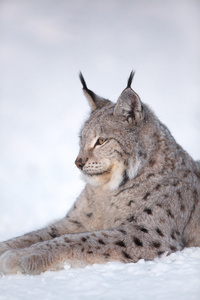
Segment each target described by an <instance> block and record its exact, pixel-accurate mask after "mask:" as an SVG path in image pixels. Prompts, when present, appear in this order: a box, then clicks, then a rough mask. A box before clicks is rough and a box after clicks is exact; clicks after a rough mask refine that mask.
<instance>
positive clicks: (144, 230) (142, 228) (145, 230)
mask: <svg viewBox="0 0 200 300" xmlns="http://www.w3.org/2000/svg"><path fill="white" fill-rule="evenodd" d="M139 230H141V231H142V232H144V233H148V230H147V229H146V228H144V227H140V228H139Z"/></svg>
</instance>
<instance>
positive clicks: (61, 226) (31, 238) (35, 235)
mask: <svg viewBox="0 0 200 300" xmlns="http://www.w3.org/2000/svg"><path fill="white" fill-rule="evenodd" d="M85 231H86V230H85V228H84V225H83V224H82V223H81V222H79V221H77V220H76V221H74V222H73V220H71V219H70V217H65V218H64V219H62V220H61V221H59V222H56V223H54V224H52V225H50V226H47V227H45V228H43V229H40V230H36V231H32V232H30V233H26V234H24V235H22V236H19V237H16V238H13V239H10V240H8V241H5V242H2V243H0V255H2V254H3V253H4V252H6V251H8V250H12V249H22V248H26V247H29V246H31V245H33V244H36V243H40V242H44V241H49V240H52V239H54V238H57V237H59V236H61V235H64V234H67V233H76V232H85Z"/></svg>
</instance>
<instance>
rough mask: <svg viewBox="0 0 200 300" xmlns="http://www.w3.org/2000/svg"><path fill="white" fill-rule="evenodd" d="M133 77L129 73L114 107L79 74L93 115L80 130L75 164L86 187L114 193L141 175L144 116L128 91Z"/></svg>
mask: <svg viewBox="0 0 200 300" xmlns="http://www.w3.org/2000/svg"><path fill="white" fill-rule="evenodd" d="M133 76H134V73H133V72H131V74H130V77H129V79H128V83H127V87H126V88H125V89H124V90H123V92H122V93H121V95H120V96H119V98H118V100H117V103H116V104H114V103H113V102H111V101H110V100H107V99H104V98H102V97H99V96H98V95H96V94H95V93H94V92H92V91H91V90H89V89H88V88H87V85H86V83H85V80H84V78H83V76H82V74H81V73H80V80H81V82H82V85H83V91H84V94H85V95H86V98H87V100H88V102H89V104H90V106H91V109H92V111H91V114H90V117H89V119H88V120H87V121H86V122H85V124H84V126H83V128H82V130H81V135H80V153H79V155H78V157H77V159H76V161H75V164H76V166H77V167H78V168H79V169H80V170H81V172H82V174H83V175H84V178H85V180H86V181H87V182H88V183H89V184H92V185H96V186H100V185H101V186H102V187H103V188H109V189H116V188H117V187H118V186H120V185H122V184H123V183H125V182H126V181H127V180H129V179H133V178H134V177H135V176H137V175H138V173H139V172H140V169H141V167H142V159H141V151H144V150H141V143H139V142H138V137H139V135H140V131H141V128H142V127H143V126H144V125H145V112H144V109H143V105H142V103H141V100H140V98H139V96H138V95H137V94H136V93H135V92H134V91H133V90H132V88H131V83H132V79H133ZM139 152H140V153H139ZM143 154H144V155H143V157H145V153H143Z"/></svg>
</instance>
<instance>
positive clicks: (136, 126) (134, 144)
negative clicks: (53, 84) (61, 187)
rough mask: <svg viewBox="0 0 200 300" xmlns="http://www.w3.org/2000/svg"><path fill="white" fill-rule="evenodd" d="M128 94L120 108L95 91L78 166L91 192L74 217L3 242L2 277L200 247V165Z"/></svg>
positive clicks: (132, 93) (123, 95) (82, 199)
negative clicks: (3, 275)
mask: <svg viewBox="0 0 200 300" xmlns="http://www.w3.org/2000/svg"><path fill="white" fill-rule="evenodd" d="M133 76H134V73H133V72H131V74H130V77H129V79H128V83H127V87H126V88H125V89H124V90H123V91H122V93H121V95H120V96H119V98H118V100H117V102H116V103H113V102H111V101H110V100H107V99H104V98H102V97H99V96H97V95H96V94H95V93H94V92H93V91H91V90H89V89H88V88H87V85H86V83H85V80H84V78H83V76H82V74H80V80H81V82H82V85H83V91H84V94H85V95H86V98H87V100H88V102H89V104H90V106H91V114H90V117H89V119H88V120H87V121H86V122H85V124H84V126H83V128H82V130H81V135H80V152H79V154H78V157H77V159H76V161H75V163H76V166H77V167H78V168H79V170H80V172H81V173H82V175H83V177H84V179H85V181H86V186H85V188H84V190H83V191H82V192H81V194H80V196H79V197H78V199H77V200H76V202H75V204H74V205H73V207H72V208H71V209H70V211H69V212H68V213H67V215H66V216H65V217H64V218H63V219H61V220H60V221H58V222H56V223H54V224H52V225H50V226H47V227H45V228H43V229H40V230H37V231H33V232H30V233H27V234H25V235H23V236H21V237H17V238H13V239H11V240H9V241H6V242H2V243H0V272H2V273H4V274H14V273H17V272H21V273H24V274H39V273H41V272H44V271H46V270H54V269H56V270H57V269H61V268H63V266H64V264H66V263H68V264H69V265H71V266H84V265H87V264H93V263H106V262H108V261H121V262H125V263H128V262H137V261H138V260H139V259H141V258H143V259H145V260H151V259H154V258H155V257H159V256H160V255H162V254H163V253H168V254H170V253H172V252H174V251H177V250H181V249H183V247H190V246H194V247H199V246H200V163H199V162H195V161H194V160H193V159H192V158H191V157H190V156H189V154H188V153H186V151H184V150H183V149H182V148H181V147H180V146H179V145H178V144H177V143H176V141H175V140H174V138H173V137H172V135H171V133H170V132H169V130H168V129H167V127H166V126H165V125H163V124H162V123H161V122H160V121H159V119H158V118H157V117H156V116H155V115H154V113H153V112H152V111H151V109H150V108H149V107H148V106H147V105H146V104H144V103H142V101H141V99H140V97H139V96H138V94H137V93H136V92H135V91H133V89H132V88H131V83H132V80H133Z"/></svg>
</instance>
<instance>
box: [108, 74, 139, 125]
mask: <svg viewBox="0 0 200 300" xmlns="http://www.w3.org/2000/svg"><path fill="white" fill-rule="evenodd" d="M134 74H135V73H134V72H133V71H132V72H131V74H130V76H129V79H128V82H127V87H126V88H125V90H123V92H122V93H121V95H120V96H119V98H118V100H117V104H116V105H115V108H114V115H115V116H119V117H120V116H121V117H123V119H124V120H125V121H126V122H128V123H129V124H135V125H136V124H139V123H140V122H141V121H142V119H143V108H142V103H141V100H140V97H139V96H138V94H136V93H135V92H134V91H133V90H132V88H131V83H132V80H133V76H134Z"/></svg>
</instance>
